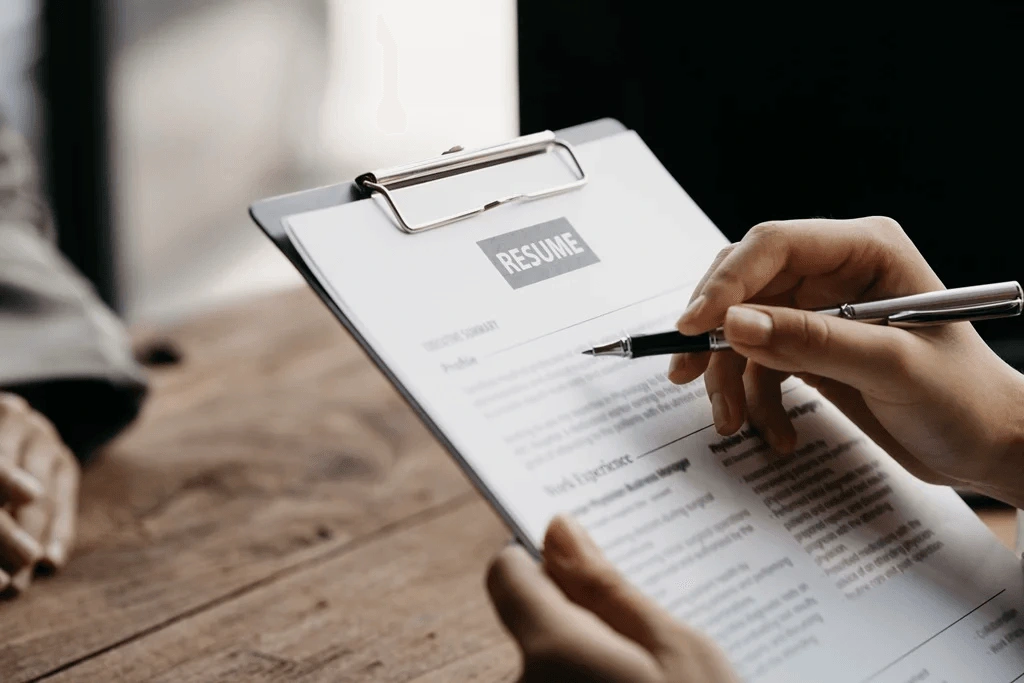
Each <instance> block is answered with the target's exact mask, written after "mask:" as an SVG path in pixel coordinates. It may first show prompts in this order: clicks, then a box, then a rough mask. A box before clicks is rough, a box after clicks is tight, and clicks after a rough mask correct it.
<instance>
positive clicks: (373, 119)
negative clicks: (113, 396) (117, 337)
mask: <svg viewBox="0 0 1024 683" xmlns="http://www.w3.org/2000/svg"><path fill="white" fill-rule="evenodd" d="M125 1H136V2H137V1H139V0H125ZM321 3H326V7H324V6H323V4H321ZM188 7H189V9H188V11H187V12H185V13H184V14H182V15H179V16H177V17H175V18H174V19H172V20H169V21H167V22H165V23H164V24H162V25H160V26H159V27H158V28H156V29H155V30H151V31H149V32H148V33H147V34H146V35H145V36H143V37H142V38H139V39H138V40H136V41H134V42H133V43H132V44H131V45H129V46H127V47H125V48H124V49H122V50H121V51H119V53H118V54H117V55H116V58H115V63H114V71H113V74H112V79H111V81H112V90H113V97H112V100H113V103H114V111H113V113H112V118H113V127H114V145H115V149H114V155H113V156H114V162H115V175H116V177H115V183H114V185H115V188H116V198H115V214H116V220H117V229H118V234H119V236H120V245H119V253H120V259H119V261H120V269H121V281H122V289H123V291H124V299H123V300H124V301H125V307H126V315H127V317H129V319H131V320H134V321H139V320H142V321H150V320H173V319H175V318H180V317H183V316H187V315H190V314H193V313H195V312H197V311H200V310H203V309H205V308H209V307H212V306H218V305H222V304H225V303H228V302H230V301H232V300H235V299H238V298H241V297H246V296H252V295H255V294H258V293H261V292H266V291H269V290H274V289H277V288H280V287H285V286H298V285H299V282H300V281H299V279H298V277H297V275H296V274H295V273H294V272H293V269H292V268H291V266H290V264H288V263H287V262H286V261H285V260H284V258H283V257H281V256H280V255H279V254H278V253H277V252H276V250H275V249H274V248H273V247H272V246H271V245H270V243H269V242H268V241H267V240H266V238H265V237H264V236H263V235H262V233H260V232H259V231H258V229H257V228H256V227H255V225H253V224H252V223H251V222H250V220H249V218H248V215H247V213H246V210H247V207H248V205H249V203H250V202H251V201H253V200H254V199H256V198H259V197H261V196H266V195H270V194H275V193H281V192H287V191H293V190H297V189H301V188H303V187H307V186H309V185H312V184H323V183H327V182H338V181H342V180H349V179H351V178H353V177H354V176H355V175H356V174H358V173H360V172H362V171H366V170H370V169H372V168H378V167H381V166H384V165H389V164H392V163H401V162H405V161H411V160H415V159H418V158H421V157H425V156H433V155H436V154H439V153H441V152H442V151H444V150H445V149H448V148H449V147H451V146H453V145H455V144H462V145H465V146H476V145H479V144H486V143H489V142H494V141H498V140H501V139H505V138H508V137H510V136H513V135H515V134H516V132H517V129H518V103H517V99H516V92H517V88H516V82H517V76H516V37H515V36H516V34H515V0H219V1H217V2H205V3H192V4H191V5H189V6H188ZM313 9H317V10H318V11H312V10H313ZM325 10H326V11H325ZM325 15H326V16H327V22H326V24H325V23H324V22H323V19H322V17H323V16H325Z"/></svg>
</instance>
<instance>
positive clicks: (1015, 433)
mask: <svg viewBox="0 0 1024 683" xmlns="http://www.w3.org/2000/svg"><path fill="white" fill-rule="evenodd" d="M943 289H944V288H943V285H942V282H941V281H940V280H939V278H938V277H937V276H936V275H935V273H934V272H933V271H932V269H931V268H930V267H929V266H928V264H927V262H925V260H924V258H923V257H922V256H921V254H920V253H919V252H918V251H917V249H916V248H915V247H914V245H913V243H912V242H911V241H910V239H909V238H908V237H907V236H906V234H905V233H904V232H903V230H902V229H901V228H900V227H899V225H897V224H896V223H895V222H894V221H892V220H891V219H887V218H863V219H856V220H849V221H833V220H799V221H785V222H778V223H766V224H762V225H759V226H756V227H755V228H753V229H752V230H751V231H750V232H749V233H748V234H747V236H746V237H744V239H743V240H742V241H740V242H739V243H737V244H735V245H732V246H730V247H728V248H727V249H725V250H723V251H722V252H721V253H720V254H719V255H718V257H717V258H716V259H715V261H714V262H713V263H712V265H711V267H710V269H709V270H708V272H707V274H706V275H705V276H704V278H703V279H702V280H701V282H700V283H698V285H697V287H696V288H695V290H694V298H693V300H692V301H691V303H690V305H689V307H688V308H687V309H686V311H685V312H684V313H683V315H682V317H681V318H680V320H679V322H678V325H677V328H678V331H679V332H681V333H682V334H684V335H690V336H693V335H700V334H705V333H707V332H710V331H712V330H717V329H718V328H721V332H720V333H721V335H723V336H724V339H725V340H726V342H727V343H728V344H729V345H730V347H731V350H723V351H720V352H717V353H710V352H696V353H683V354H678V355H676V356H674V357H673V359H672V362H671V365H670V369H669V378H670V379H671V380H672V381H673V382H676V383H679V384H682V383H686V382H691V381H693V380H694V379H696V378H697V377H699V376H700V375H701V374H703V375H704V382H705V385H706V387H707V393H708V396H709V398H710V401H711V406H712V413H713V416H714V422H715V427H716V429H717V430H718V431H719V432H720V433H722V434H732V433H735V432H736V431H737V430H738V429H740V427H741V426H742V425H743V423H744V422H745V421H749V422H750V424H751V425H752V426H754V427H756V428H757V429H759V430H760V431H761V433H762V435H763V436H764V437H765V438H766V439H767V440H768V442H769V443H770V444H771V445H772V446H773V447H774V448H775V449H776V450H778V451H780V452H787V451H790V450H792V448H793V447H794V445H795V443H796V441H797V434H796V432H795V430H794V426H793V424H792V422H791V420H790V418H789V417H788V416H787V414H786V409H785V408H784V407H783V403H782V396H781V386H780V385H781V383H782V382H783V381H784V380H785V379H786V378H787V377H789V376H790V375H796V376H798V377H800V378H802V379H803V380H804V381H806V382H808V383H809V384H811V385H812V386H815V387H817V388H818V390H819V391H820V392H821V393H822V394H823V395H824V396H825V397H826V398H828V399H829V400H831V401H832V402H833V403H834V404H836V405H837V406H838V407H839V408H840V409H841V410H842V411H843V412H844V413H845V414H846V415H847V416H848V417H849V418H850V419H851V420H853V422H854V423H856V424H857V425H858V426H859V427H860V428H861V429H862V430H864V431H865V432H866V433H867V434H868V436H869V437H871V438H872V439H873V440H874V441H875V442H876V443H878V444H879V445H880V446H882V447H883V448H884V449H886V450H887V451H888V452H889V454H890V455H892V456H893V457H894V458H896V459H897V460H898V461H899V462H900V463H901V464H902V465H903V466H904V467H905V468H906V469H908V470H909V471H910V472H911V473H912V474H915V475H917V476H918V477H920V478H922V479H924V480H926V481H929V482H932V483H941V484H948V485H956V486H958V487H962V488H972V489H974V490H977V491H979V492H981V493H984V494H986V495H989V496H992V497H994V498H997V499H1000V500H1004V501H1006V502H1010V503H1011V504H1013V505H1018V504H1024V501H1021V500H1011V499H1014V498H1016V497H1018V496H1017V494H1015V493H1012V491H1014V490H1016V491H1022V490H1024V467H1021V466H1020V465H1021V462H1022V459H1024V381H1022V376H1021V375H1020V374H1019V373H1017V372H1016V371H1015V370H1013V369H1012V368H1010V367H1009V366H1008V365H1006V364H1005V363H1004V362H1003V361H1002V360H1001V359H1000V358H999V357H998V356H996V354H995V353H993V352H992V351H991V350H990V349H989V348H988V346H987V345H986V344H985V342H984V341H983V340H982V339H981V337H980V336H979V335H978V333H977V332H976V331H975V329H974V327H973V326H971V325H951V324H941V325H926V326H923V327H900V326H898V325H896V324H890V325H877V324H876V325H871V324H864V322H859V321H856V320H851V319H848V318H847V317H844V316H842V315H837V314H835V312H833V314H829V313H828V312H815V311H813V310H811V309H822V308H826V307H830V306H835V305H836V303H837V302H849V303H851V304H852V305H853V308H854V310H857V309H858V308H860V309H861V310H862V311H863V310H869V309H867V308H865V306H866V305H864V304H860V306H858V304H859V302H870V301H881V300H885V299H895V298H898V297H907V296H910V295H917V294H920V293H922V292H937V291H940V290H943ZM975 293H977V292H975ZM1004 293H1005V292H1004ZM918 301H920V300H918ZM982 304H983V305H988V304H993V306H994V302H993V301H989V302H988V303H987V304H985V303H984V302H982ZM982 304H979V305H982ZM970 305H973V304H967V306H963V307H961V308H965V307H968V306H970ZM1009 306H1010V304H1007V308H1006V309H1005V310H1006V311H1009V310H1010V308H1009ZM1000 310H1003V309H1000ZM904 312H909V313H913V315H910V316H904V317H903V319H902V321H903V322H904V323H908V322H915V320H914V318H915V317H916V318H917V320H916V322H921V321H922V319H921V317H920V315H919V314H920V313H922V312H925V311H922V310H920V309H918V310H913V309H912V310H910V311H904ZM989 312H990V313H995V312H996V310H995V307H993V309H992V310H990V311H989ZM929 317H930V316H929V315H925V316H924V318H923V320H924V322H929ZM931 321H934V318H932V319H931ZM897 322H899V319H897Z"/></svg>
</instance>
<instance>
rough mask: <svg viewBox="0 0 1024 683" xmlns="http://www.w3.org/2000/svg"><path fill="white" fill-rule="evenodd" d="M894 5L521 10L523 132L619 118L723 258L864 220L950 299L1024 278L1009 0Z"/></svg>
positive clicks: (1015, 44)
mask: <svg viewBox="0 0 1024 683" xmlns="http://www.w3.org/2000/svg"><path fill="white" fill-rule="evenodd" d="M909 4H910V3H891V4H889V5H886V6H882V5H878V6H873V5H872V4H870V3H857V4H856V5H854V4H851V7H850V8H849V9H848V10H845V11H844V10H842V9H839V8H838V7H835V6H834V3H821V5H820V6H818V7H800V8H797V7H794V6H788V7H782V6H780V3H763V4H762V5H760V6H755V5H753V4H752V3H751V4H749V5H748V4H746V3H740V4H736V3H668V2H666V3H663V4H662V5H661V6H655V5H654V4H652V3H646V4H644V5H639V4H636V3H624V2H621V1H614V0H586V1H585V2H576V1H570V0H519V46H520V50H519V68H520V72H519V79H520V110H521V126H522V130H523V132H524V133H527V132H533V131H536V130H543V129H557V128H560V127H563V126H567V125H572V124H575V123H580V122H583V121H587V120H591V119H595V118H601V117H605V116H611V117H614V118H617V119H619V120H620V121H621V122H622V123H624V124H625V125H626V126H627V127H630V128H632V129H634V130H636V131H637V132H638V133H639V134H640V135H641V137H643V139H644V140H645V141H646V142H647V144H648V145H649V146H650V147H651V149H652V150H653V151H654V153H655V154H656V155H657V156H658V157H659V158H660V159H661V161H662V163H664V165H665V166H666V168H667V169H668V170H669V172H670V173H672V175H673V176H675V178H676V179H677V180H678V181H679V183H680V184H681V185H682V186H683V188H684V189H686V191H687V192H688V193H689V194H690V195H691V196H692V197H693V199H694V200H695V201H696V202H697V204H699V205H700V206H701V208H703V209H704V211H705V212H706V213H707V214H708V215H709V216H710V217H711V219H712V220H713V221H714V222H715V223H716V224H717V225H718V227H719V228H720V229H721V230H722V231H723V232H724V233H725V234H726V235H727V236H728V237H729V238H730V239H732V240H734V241H735V240H738V239H740V238H741V237H742V236H743V234H744V233H745V232H746V230H747V229H749V228H750V227H751V226H753V225H755V224H757V223H759V222H761V221H765V220H770V219H786V218H805V217H812V216H818V217H830V218H852V217H858V216H866V215H877V214H881V215H887V216H891V217H892V218H895V219H896V220H897V221H899V222H900V224H901V225H902V226H903V227H904V229H905V230H906V231H907V232H908V233H909V234H910V236H911V237H912V238H913V240H914V241H915V242H916V243H917V245H918V247H919V248H920V249H921V251H922V252H923V253H924V255H925V257H926V258H927V259H928V260H929V262H930V263H931V264H932V265H933V267H934V268H935V270H936V271H937V272H938V273H939V275H940V277H941V278H942V279H943V282H944V283H945V284H946V286H947V287H954V286H965V285H973V284H982V283H986V282H997V281H1002V280H1024V265H1022V263H1021V247H1022V246H1024V230H1022V228H1024V221H1022V220H1021V211H1020V208H1019V206H1018V204H1019V203H1020V201H1021V200H1022V198H1024V192H1022V180H1024V173H1022V170H1021V169H1022V164H1024V133H1022V130H1021V126H1022V121H1024V110H1022V106H1021V98H1022V96H1021V90H1022V83H1024V57H1022V55H1024V2H1018V1H1015V0H1003V1H1001V2H993V1H991V0H982V1H979V2H972V3H967V2H959V3H929V4H928V5H924V4H922V5H920V6H919V7H915V8H911V7H909ZM904 5H906V6H904ZM925 8H926V9H925ZM623 227H624V229H628V226H623ZM979 329H980V330H981V331H982V333H983V334H984V335H985V337H986V339H988V340H989V342H990V343H991V344H992V345H993V346H995V347H996V348H997V350H999V351H1000V352H1002V353H1003V354H1004V355H1006V356H1009V357H1010V359H1011V361H1012V362H1014V363H1015V364H1018V365H1020V364H1021V363H1022V362H1024V353H1021V352H1020V351H1024V349H1018V348H1017V347H1018V345H1017V344H1015V343H1014V340H1016V339H1018V338H1021V339H1024V321H1021V320H1020V319H1013V320H1004V321H995V322H989V323H984V324H979Z"/></svg>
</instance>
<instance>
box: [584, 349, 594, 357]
mask: <svg viewBox="0 0 1024 683" xmlns="http://www.w3.org/2000/svg"><path fill="white" fill-rule="evenodd" d="M583 355H584V356H593V355H594V349H587V350H586V351H584V352H583Z"/></svg>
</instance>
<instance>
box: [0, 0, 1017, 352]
mask: <svg viewBox="0 0 1024 683" xmlns="http://www.w3.org/2000/svg"><path fill="white" fill-rule="evenodd" d="M1022 39H1024V3H1020V2H1015V1H1012V0H978V2H974V3H948V4H941V3H940V4H939V5H935V6H931V7H928V8H927V11H925V10H924V9H922V8H920V7H916V6H914V7H912V6H910V4H906V5H903V4H900V3H896V4H892V3H887V4H883V3H878V4H877V5H876V4H874V3H857V4H856V5H855V6H850V7H842V8H840V7H833V6H830V5H827V4H826V5H820V6H819V5H814V6H811V7H803V6H801V7H797V6H795V5H789V4H785V5H784V6H778V5H776V4H763V3H761V4H757V5H754V4H750V5H744V6H742V7H734V6H732V5H726V4H721V3H702V4H701V5H700V6H699V7H694V6H691V4H690V3H670V4H665V5H664V6H663V7H661V8H659V9H658V10H657V12H654V11H642V12H641V11H635V10H634V9H631V8H629V7H626V6H624V5H623V4H622V3H619V2H615V1H614V0H588V1H587V2H579V1H573V0H518V2H517V1H516V0H431V1H430V2H424V1H422V0H77V1H76V2H70V1H65V2H61V1H59V0H3V2H2V3H0V106H2V107H3V112H4V113H5V115H6V116H7V118H8V119H9V120H11V121H12V122H13V123H14V124H15V125H16V126H18V127H19V128H20V129H21V130H22V131H23V132H25V134H26V135H27V136H29V138H30V139H31V140H32V141H33V144H34V146H35V148H36V150H37V152H38V154H39V158H40V160H41V163H42V165H43V168H44V170H45V171H46V175H47V178H46V180H47V183H48V187H49V192H50V197H51V200H52V202H53V205H54V209H55V212H56V214H57V218H58V220H59V229H60V240H61V246H62V248H63V249H64V250H65V252H66V253H68V255H69V256H70V257H71V258H72V259H73V260H74V261H75V262H76V263H77V264H78V265H79V267H80V268H81V269H82V270H83V271H84V272H85V273H86V274H87V275H88V276H89V277H90V278H91V279H92V280H93V281H94V282H95V283H96V286H97V288H98V289H99V290H100V292H101V294H102V295H103V296H104V297H105V298H106V299H107V300H108V301H110V302H112V303H113V304H114V305H115V306H116V307H117V309H118V310H119V311H120V312H121V313H122V314H123V315H124V316H125V317H127V318H128V320H129V321H131V322H138V321H144V322H148V321H167V320H174V319H177V318H180V317H182V316H186V315H190V314H192V313H194V312H197V311H201V310H203V309H205V308H209V307H211V306H216V305H221V304H223V303H226V302H229V301H231V300H233V299H237V298H239V297H244V296H251V295H254V294H257V293H259V292H264V291H268V290H272V289H275V288H279V287H284V286H291V285H294V284H297V283H298V282H299V280H298V278H297V276H296V275H295V274H294V273H293V272H292V270H291V268H290V266H288V265H287V264H286V262H285V260H284V259H283V258H282V257H280V256H279V255H278V254H277V253H276V252H275V251H274V249H273V247H272V246H271V245H270V243H269V241H267V240H266V238H265V237H264V236H263V235H262V234H261V233H260V232H259V231H258V230H257V229H256V228H255V226H253V225H252V224H251V222H250V220H249V218H248V216H247V214H246V207H247V206H248V204H249V203H250V202H251V201H253V200H254V199H257V198H260V197H263V196H267V195H271V194H276V193H283V192H289V191H293V190H298V189H302V188H304V187H308V186H311V185H317V184H325V183H332V182H339V181H344V180H349V179H351V178H353V177H354V176H355V175H357V174H358V173H360V172H362V171H364V170H368V169H370V168H375V167H380V166H383V165H388V164H391V163H398V162H403V161H408V160H413V159H416V158H419V157H424V156H432V155H436V154H438V153H439V152H441V151H442V150H444V149H447V148H449V147H451V146H452V145H455V144H461V145H465V146H476V145H482V144H487V143H491V142H496V141H499V140H502V139H505V138H508V137H510V136H513V135H515V134H517V133H518V132H520V130H521V131H522V132H533V131H537V130H542V129H557V128H560V127H563V126H569V125H572V124H575V123H580V122H583V121H587V120H591V119H595V118H600V117H604V116H612V117H616V118H618V119H619V120H621V121H622V122H623V123H624V124H626V125H627V126H629V127H631V128H634V129H636V130H637V131H638V132H639V133H640V134H641V135H642V137H643V138H644V139H645V140H646V141H647V143H648V144H649V145H650V146H651V147H652V149H653V150H654V151H655V153H656V154H657V155H658V156H659V158H661V160H662V161H663V163H664V164H665V165H666V167H667V168H668V170H669V171H670V172H671V173H672V174H673V175H674V176H675V177H676V178H677V180H679V181H680V183H681V184H682V186H683V187H684V188H685V189H686V190H687V191H688V192H689V193H690V194H691V196H693V197H694V199H695V200H696V201H697V203H698V204H699V205H701V207H702V208H703V209H704V210H705V211H706V212H707V213H708V214H709V215H710V217H711V218H712V219H713V220H714V221H715V222H716V224H717V225H719V227H720V228H721V229H722V230H723V231H724V232H725V233H726V235H727V236H728V237H730V238H731V239H734V240H735V239H739V238H740V237H741V236H742V235H743V233H744V232H745V230H746V229H748V228H749V227H750V226H751V225H753V224H755V223H757V222H760V221H763V220H768V219H779V218H796V217H807V216H828V217H836V218H843V217H854V216H860V215H870V214H885V215H890V216H892V217H894V218H896V219H897V220H898V221H899V222H900V223H901V224H902V225H903V226H904V228H905V229H906V230H907V231H908V232H909V233H910V235H911V236H912V237H913V239H914V240H915V242H917V244H918V245H919V246H920V248H921V249H922V251H923V252H924V253H925V255H926V257H927V258H928V259H929V260H930V262H932V263H933V265H934V266H935V267H936V270H937V271H938V272H939V275H940V276H941V277H942V278H943V280H944V281H945V282H946V284H947V285H948V286H959V285H968V284H979V283H983V282H993V281H999V280H1009V279H1022V280H1024V273H1022V272H1021V270H1022V269H1021V266H1020V256H1019V254H1020V253H1021V250H1022V247H1024V231H1022V230H1021V227H1022V226H1021V220H1020V211H1019V209H1018V208H1017V200H1018V197H1019V196H1020V194H1021V189H1020V188H1021V185H1022V180H1024V174H1022V159H1024V135H1022V131H1021V125H1020V121H1021V120H1022V114H1024V108H1022V106H1021V93H1020V91H1021V88H1020V83H1021V82H1022V74H1024V47H1022V46H1024V40H1022ZM981 329H982V331H983V333H984V334H985V336H986V338H987V339H988V340H989V341H990V343H992V344H993V346H996V347H997V348H998V350H999V351H1000V352H1001V353H1003V354H1004V355H1005V356H1007V357H1008V358H1010V359H1011V360H1012V361H1013V362H1014V363H1015V364H1017V365H1018V366H1020V365H1021V364H1022V361H1024V344H1022V343H1021V341H1020V340H1021V339H1022V338H1024V328H1022V322H1021V321H1020V320H1014V321H1001V322H997V323H989V324H985V325H982V326H981Z"/></svg>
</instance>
